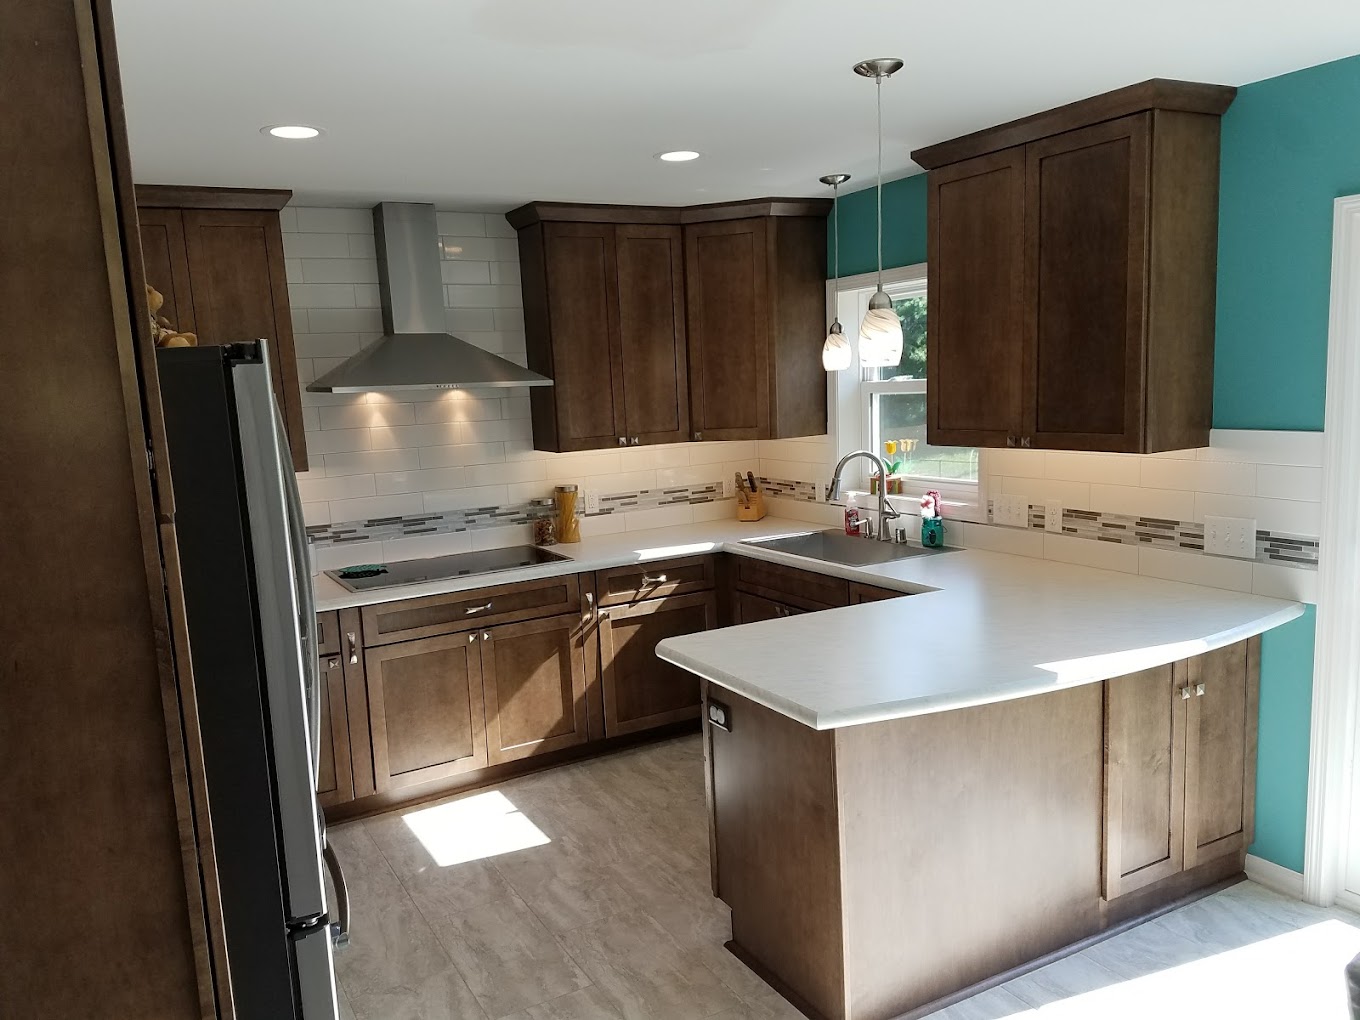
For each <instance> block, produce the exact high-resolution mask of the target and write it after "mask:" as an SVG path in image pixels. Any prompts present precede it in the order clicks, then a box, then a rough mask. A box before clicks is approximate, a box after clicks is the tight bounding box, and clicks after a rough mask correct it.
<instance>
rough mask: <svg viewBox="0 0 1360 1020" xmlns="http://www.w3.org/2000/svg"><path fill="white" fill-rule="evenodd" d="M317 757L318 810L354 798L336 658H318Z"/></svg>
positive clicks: (342, 674) (340, 670)
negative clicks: (319, 661) (318, 724)
mask: <svg viewBox="0 0 1360 1020" xmlns="http://www.w3.org/2000/svg"><path fill="white" fill-rule="evenodd" d="M318 693H319V695H320V697H321V729H320V739H321V754H320V755H319V759H320V762H319V767H318V768H317V771H316V794H317V798H316V799H317V800H318V801H319V802H320V804H321V806H322V807H331V806H332V805H335V804H343V803H345V802H346V801H350V800H353V799H354V774H353V772H352V771H351V766H350V753H349V712H348V710H347V708H346V705H345V667H344V663H343V661H342V660H341V658H340V656H338V655H325V656H322V657H321V686H320V689H319V691H318Z"/></svg>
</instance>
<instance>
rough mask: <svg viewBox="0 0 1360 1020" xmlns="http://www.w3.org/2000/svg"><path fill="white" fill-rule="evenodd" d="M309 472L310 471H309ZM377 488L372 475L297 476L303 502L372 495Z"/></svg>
mask: <svg viewBox="0 0 1360 1020" xmlns="http://www.w3.org/2000/svg"><path fill="white" fill-rule="evenodd" d="M309 473H310V472H309ZM376 492H377V490H376V489H375V488H374V485H373V476H372V475H342V476H339V477H336V478H302V477H301V476H299V478H298V494H299V495H300V496H301V497H302V501H303V502H304V503H318V502H321V501H322V500H337V499H352V498H353V497H355V496H372V495H374V494H376Z"/></svg>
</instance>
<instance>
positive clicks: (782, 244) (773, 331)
mask: <svg viewBox="0 0 1360 1020" xmlns="http://www.w3.org/2000/svg"><path fill="white" fill-rule="evenodd" d="M829 208H830V203H828V202H827V201H826V200H824V199H760V200H756V201H752V202H742V203H733V204H727V205H711V206H692V207H688V208H656V207H635V206H581V205H560V204H554V203H546V202H535V203H531V204H530V205H526V206H522V207H521V208H519V209H515V210H514V211H512V212H510V213H508V214H507V216H506V219H507V220H508V221H509V222H510V224H511V225H512V226H514V227H515V228H516V230H517V231H518V232H519V247H520V266H521V272H522V274H523V289H524V320H525V340H526V344H527V350H528V360H529V367H530V368H532V369H534V370H535V371H537V372H541V373H543V374H544V375H547V376H550V377H551V378H552V379H553V385H552V386H551V387H542V388H535V389H533V390H532V391H531V392H530V395H529V400H530V408H531V413H532V417H533V429H534V446H535V448H537V449H540V450H551V451H567V450H597V449H605V448H608V447H618V446H645V445H648V444H652V443H676V442H684V441H687V440H692V441H700V442H702V441H705V440H708V441H713V440H735V439H782V438H789V437H794V436H810V435H821V434H822V433H823V432H824V431H826V374H825V372H824V371H823V370H822V367H821V353H820V352H821V344H822V340H823V337H824V330H825V328H826V323H825V321H824V319H825V300H826V299H825V280H826V214H827V211H828V210H829Z"/></svg>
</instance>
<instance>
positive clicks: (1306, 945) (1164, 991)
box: [1008, 920, 1360, 1020]
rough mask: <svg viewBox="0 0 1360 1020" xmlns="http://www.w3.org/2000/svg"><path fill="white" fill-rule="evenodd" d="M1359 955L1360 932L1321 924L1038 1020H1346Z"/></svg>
mask: <svg viewBox="0 0 1360 1020" xmlns="http://www.w3.org/2000/svg"><path fill="white" fill-rule="evenodd" d="M1357 953H1360V930H1357V929H1356V928H1353V927H1351V926H1350V925H1348V924H1344V923H1343V922H1341V921H1336V920H1329V921H1320V922H1318V923H1316V924H1311V925H1308V926H1307V927H1305V928H1300V929H1298V930H1297V931H1291V932H1287V933H1285V934H1283V935H1276V936H1273V937H1271V938H1267V939H1262V940H1261V941H1260V942H1255V943H1252V944H1251V945H1248V946H1243V947H1241V948H1240V949H1232V950H1228V951H1226V952H1221V953H1217V954H1214V955H1212V956H1206V957H1204V958H1203V959H1200V960H1194V961H1192V962H1190V963H1185V964H1182V965H1180V966H1178V967H1172V968H1169V969H1167V970H1162V971H1158V972H1156V973H1153V974H1148V975H1145V976H1144V977H1139V978H1133V979H1131V980H1126V981H1117V980H1116V982H1115V983H1113V984H1110V985H1108V986H1106V987H1104V988H1099V989H1097V990H1095V991H1092V992H1086V993H1084V994H1082V995H1074V996H1071V997H1069V998H1066V999H1061V1000H1059V1001H1057V1002H1052V1003H1049V1004H1048V1005H1046V1006H1041V1007H1039V1008H1037V1009H1028V1010H1019V1011H1015V1012H1011V1013H1009V1014H1008V1016H1009V1017H1010V1018H1014V1020H1019V1018H1022V1017H1041V1018H1043V1020H1078V1018H1081V1020H1095V1018H1099V1020H1135V1018H1136V1020H1149V1018H1155V1020H1203V1018H1205V1017H1232V1018H1233V1020H1286V1018H1288V1020H1295V1018H1297V1020H1347V1018H1348V1017H1349V1016H1350V1012H1349V1009H1348V1007H1347V1004H1346V993H1345V982H1344V979H1343V976H1342V971H1343V969H1344V968H1345V966H1346V964H1347V963H1348V962H1350V960H1351V958H1352V957H1353V956H1355V955H1356V954H1357Z"/></svg>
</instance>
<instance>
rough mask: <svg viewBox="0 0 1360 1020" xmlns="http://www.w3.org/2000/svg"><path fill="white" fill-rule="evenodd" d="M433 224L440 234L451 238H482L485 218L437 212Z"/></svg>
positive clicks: (469, 214)
mask: <svg viewBox="0 0 1360 1020" xmlns="http://www.w3.org/2000/svg"><path fill="white" fill-rule="evenodd" d="M435 222H436V224H437V225H438V230H439V232H440V233H441V234H448V235H451V236H453V237H482V236H485V234H486V217H485V216H484V215H482V214H481V213H463V212H443V211H441V212H437V213H435Z"/></svg>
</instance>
